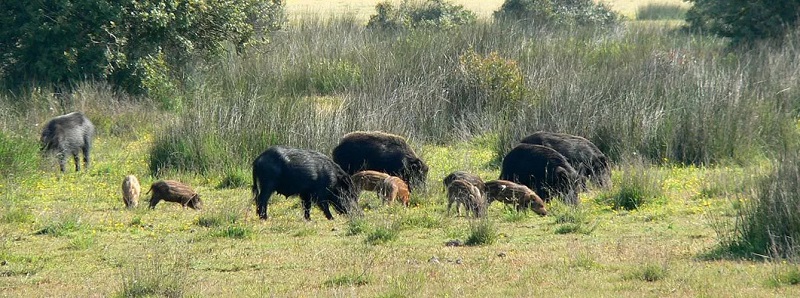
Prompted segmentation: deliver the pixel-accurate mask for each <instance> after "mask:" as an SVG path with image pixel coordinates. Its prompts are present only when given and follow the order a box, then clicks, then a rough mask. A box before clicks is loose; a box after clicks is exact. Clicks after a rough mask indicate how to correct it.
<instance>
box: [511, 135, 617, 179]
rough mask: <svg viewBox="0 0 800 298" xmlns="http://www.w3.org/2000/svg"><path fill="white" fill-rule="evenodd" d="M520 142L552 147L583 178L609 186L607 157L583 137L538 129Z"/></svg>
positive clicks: (609, 172) (609, 169)
mask: <svg viewBox="0 0 800 298" xmlns="http://www.w3.org/2000/svg"><path fill="white" fill-rule="evenodd" d="M520 143H524V144H532V145H542V146H545V147H550V148H553V150H556V151H558V153H561V155H563V156H564V158H566V159H567V161H568V162H569V164H570V165H571V166H572V167H573V168H574V169H575V171H577V172H578V174H580V175H581V176H583V177H584V178H585V179H588V180H589V181H591V182H592V183H594V184H595V185H597V186H600V187H603V188H608V187H611V167H610V166H609V163H608V158H607V157H606V155H605V154H603V152H601V151H600V149H599V148H597V146H595V145H594V143H592V142H591V141H589V140H587V139H585V138H583V137H579V136H574V135H570V134H565V133H555V132H547V131H539V132H535V133H533V134H531V135H529V136H527V137H525V138H523V139H522V140H520Z"/></svg>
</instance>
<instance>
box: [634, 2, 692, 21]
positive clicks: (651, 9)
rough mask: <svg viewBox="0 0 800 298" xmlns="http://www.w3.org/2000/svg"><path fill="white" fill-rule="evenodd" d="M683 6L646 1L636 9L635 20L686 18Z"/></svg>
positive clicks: (685, 9) (686, 9)
mask: <svg viewBox="0 0 800 298" xmlns="http://www.w3.org/2000/svg"><path fill="white" fill-rule="evenodd" d="M688 10H689V9H688V8H686V7H685V6H681V5H676V4H669V3H648V4H645V5H643V6H639V8H638V9H636V19H637V20H683V19H685V18H686V11H688Z"/></svg>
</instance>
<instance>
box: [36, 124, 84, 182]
mask: <svg viewBox="0 0 800 298" xmlns="http://www.w3.org/2000/svg"><path fill="white" fill-rule="evenodd" d="M93 138H94V125H93V124H92V122H91V121H89V118H86V116H84V115H83V114H82V113H80V112H73V113H69V114H66V115H61V116H58V117H55V118H53V119H50V121H48V122H47V124H45V125H44V129H43V130H42V135H41V137H40V138H39V141H40V146H41V147H40V149H41V151H43V152H45V153H49V152H55V153H56V157H58V165H59V167H60V168H61V172H65V171H66V164H67V156H72V158H73V160H74V161H75V171H76V172H77V171H80V170H81V165H80V158H79V157H78V153H83V163H84V168H86V169H88V168H89V164H90V160H91V159H90V157H89V153H90V151H91V150H92V139H93Z"/></svg>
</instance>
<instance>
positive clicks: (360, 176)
mask: <svg viewBox="0 0 800 298" xmlns="http://www.w3.org/2000/svg"><path fill="white" fill-rule="evenodd" d="M389 177H391V176H390V175H389V174H386V173H381V172H378V171H372V170H367V171H360V172H358V173H355V174H353V176H352V177H351V178H352V179H353V184H354V185H355V188H356V191H357V192H361V191H364V190H366V191H378V187H380V186H381V184H382V183H383V180H386V178H389Z"/></svg>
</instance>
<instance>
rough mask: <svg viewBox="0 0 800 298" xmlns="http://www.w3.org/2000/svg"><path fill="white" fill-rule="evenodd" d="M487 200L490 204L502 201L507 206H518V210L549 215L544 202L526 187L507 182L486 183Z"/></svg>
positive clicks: (494, 181)
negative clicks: (530, 210) (529, 209)
mask: <svg viewBox="0 0 800 298" xmlns="http://www.w3.org/2000/svg"><path fill="white" fill-rule="evenodd" d="M486 189H487V190H488V191H487V199H488V202H489V204H491V203H492V202H493V201H500V202H503V203H505V204H511V205H516V207H517V210H518V211H520V210H525V209H527V208H531V209H532V210H533V212H536V214H539V215H542V216H544V215H547V209H545V207H544V201H542V199H541V198H540V197H539V196H538V195H536V193H535V192H534V191H533V190H531V189H530V188H528V187H527V186H525V185H522V184H517V183H514V182H511V181H507V180H493V181H487V182H486Z"/></svg>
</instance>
